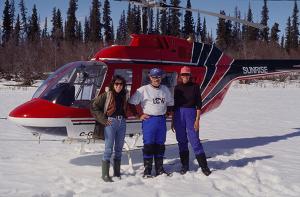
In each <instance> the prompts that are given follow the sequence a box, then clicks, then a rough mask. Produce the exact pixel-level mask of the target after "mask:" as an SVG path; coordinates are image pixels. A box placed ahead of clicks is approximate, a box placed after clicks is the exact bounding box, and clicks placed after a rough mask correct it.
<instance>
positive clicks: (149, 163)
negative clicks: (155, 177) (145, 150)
mask: <svg viewBox="0 0 300 197" xmlns="http://www.w3.org/2000/svg"><path fill="white" fill-rule="evenodd" d="M152 163H153V158H147V159H145V158H144V168H145V169H144V175H143V178H151V177H152V175H151V172H152Z"/></svg>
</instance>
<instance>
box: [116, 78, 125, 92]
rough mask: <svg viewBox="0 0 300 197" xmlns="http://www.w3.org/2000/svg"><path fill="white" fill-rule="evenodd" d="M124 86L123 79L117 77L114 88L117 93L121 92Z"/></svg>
mask: <svg viewBox="0 0 300 197" xmlns="http://www.w3.org/2000/svg"><path fill="white" fill-rule="evenodd" d="M123 87H124V84H123V82H122V81H121V80H119V79H117V80H116V81H115V83H114V89H115V91H116V93H120V92H121V91H122V89H123Z"/></svg>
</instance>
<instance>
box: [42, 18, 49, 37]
mask: <svg viewBox="0 0 300 197" xmlns="http://www.w3.org/2000/svg"><path fill="white" fill-rule="evenodd" d="M47 23H48V20H47V17H46V18H45V24H44V28H43V31H42V38H43V39H45V38H48V24H47Z"/></svg>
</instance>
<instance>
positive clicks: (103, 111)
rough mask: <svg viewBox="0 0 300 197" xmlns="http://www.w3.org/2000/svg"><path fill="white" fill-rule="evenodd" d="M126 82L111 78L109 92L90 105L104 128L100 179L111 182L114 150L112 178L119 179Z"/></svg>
mask: <svg viewBox="0 0 300 197" xmlns="http://www.w3.org/2000/svg"><path fill="white" fill-rule="evenodd" d="M126 103H127V91H126V81H125V79H124V78H123V77H121V76H119V75H116V76H114V77H113V79H112V81H111V83H110V85H109V91H108V92H104V93H102V94H100V95H99V96H97V97H96V98H95V99H94V100H93V101H92V105H91V112H92V114H93V115H94V117H95V118H96V120H97V121H98V122H99V123H100V124H102V125H103V126H104V136H105V150H104V154H103V158H102V179H103V180H104V181H105V182H113V180H112V178H111V177H110V176H109V167H110V159H111V156H112V153H113V149H114V167H113V168H114V176H116V177H119V178H121V173H120V167H121V157H122V149H123V145H124V138H125V132H126V120H125V113H126V106H127V104H126Z"/></svg>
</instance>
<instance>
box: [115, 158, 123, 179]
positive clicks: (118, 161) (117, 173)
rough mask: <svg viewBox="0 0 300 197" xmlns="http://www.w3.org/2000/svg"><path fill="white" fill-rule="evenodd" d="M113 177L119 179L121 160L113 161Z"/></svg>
mask: <svg viewBox="0 0 300 197" xmlns="http://www.w3.org/2000/svg"><path fill="white" fill-rule="evenodd" d="M114 176H115V177H118V178H120V179H121V160H120V159H114Z"/></svg>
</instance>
